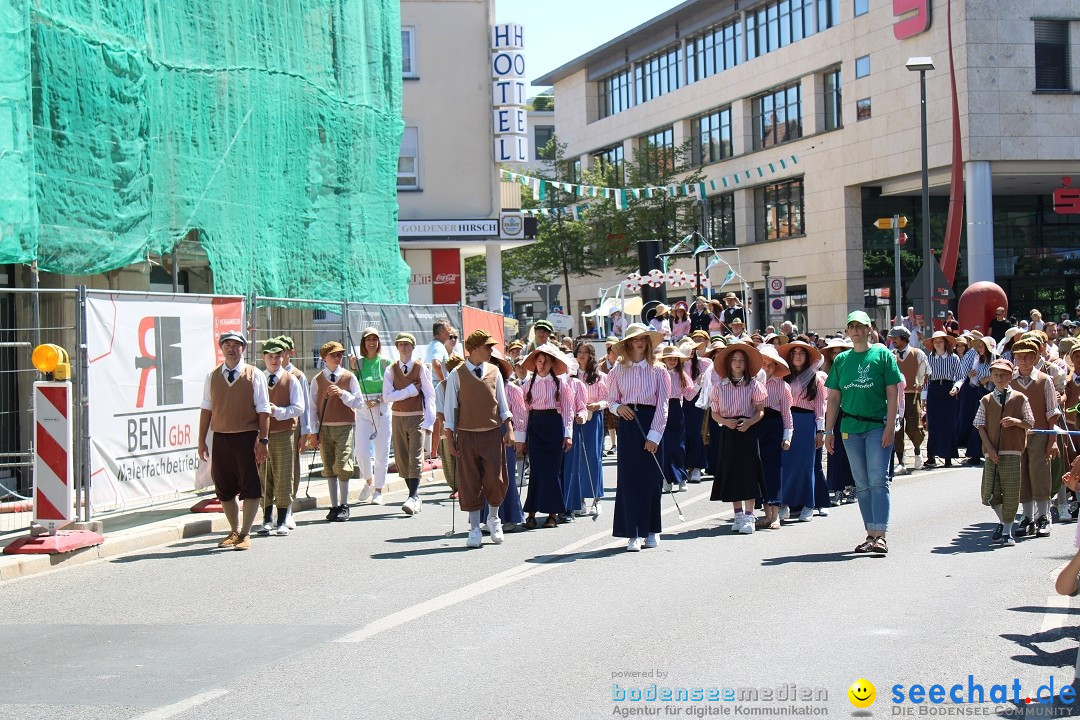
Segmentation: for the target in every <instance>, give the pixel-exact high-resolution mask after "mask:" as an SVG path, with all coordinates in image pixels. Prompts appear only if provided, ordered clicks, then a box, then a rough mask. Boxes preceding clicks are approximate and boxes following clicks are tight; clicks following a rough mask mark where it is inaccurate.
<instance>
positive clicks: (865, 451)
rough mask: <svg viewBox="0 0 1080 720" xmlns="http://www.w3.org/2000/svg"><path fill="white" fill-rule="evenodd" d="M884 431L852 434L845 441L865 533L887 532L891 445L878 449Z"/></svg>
mask: <svg viewBox="0 0 1080 720" xmlns="http://www.w3.org/2000/svg"><path fill="white" fill-rule="evenodd" d="M883 432H884V428H875V429H873V430H867V431H866V432H863V433H852V434H850V435H848V436H847V437H845V438H844V449H845V450H846V451H847V457H848V463H849V464H850V465H851V475H852V477H853V478H854V479H855V497H856V499H858V501H859V512H861V513H862V518H863V524H864V525H865V526H866V529H867V531H874V532H885V531H886V530H888V529H889V480H890V477H889V457H890V456H891V455H892V451H893V449H892V446H891V445H890V446H889V447H887V448H883V447H881V434H882V433H883Z"/></svg>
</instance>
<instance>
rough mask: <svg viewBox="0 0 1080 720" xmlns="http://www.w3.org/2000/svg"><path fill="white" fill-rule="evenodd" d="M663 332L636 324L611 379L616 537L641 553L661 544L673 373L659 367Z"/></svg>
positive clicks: (623, 343)
mask: <svg viewBox="0 0 1080 720" xmlns="http://www.w3.org/2000/svg"><path fill="white" fill-rule="evenodd" d="M662 340H663V337H662V336H661V334H660V333H658V332H655V331H651V330H649V329H648V328H647V327H645V326H644V325H640V324H638V323H633V324H632V325H630V327H628V328H627V329H626V336H625V337H624V338H623V339H622V340H621V341H620V342H619V343H618V344H617V345H616V347H615V351H616V353H617V354H618V355H619V356H621V358H622V362H621V363H620V364H619V365H616V366H615V367H614V368H613V369H612V371H611V373H609V374H608V398H607V399H608V404H609V406H610V407H611V410H612V412H614V413H615V414H616V415H617V416H618V417H619V426H618V435H619V456H618V465H617V467H618V485H619V491H618V493H617V494H616V495H615V521H614V527H613V531H612V533H613V535H614V536H615V537H624V538H628V540H629V541H628V543H627V545H626V549H627V550H628V551H630V552H637V551H638V550H640V549H641V546H642V538H644V539H645V541H644V545H645V547H649V548H651V547H656V546H657V545H658V544H659V543H660V530H661V527H660V486H661V483H662V482H663V477H662V473H661V471H660V467H659V465H658V464H657V460H658V459H659V458H656V457H650V455H655V454H656V453H657V452H658V451H659V449H660V441H661V440H662V439H663V437H664V428H665V427H666V426H667V413H668V394H669V385H670V382H669V380H668V374H667V372H666V371H665V370H664V368H663V367H661V366H660V365H657V363H656V360H655V359H654V357H653V349H654V348H655V347H656V346H657V345H658V344H659V343H660V342H661V341H662Z"/></svg>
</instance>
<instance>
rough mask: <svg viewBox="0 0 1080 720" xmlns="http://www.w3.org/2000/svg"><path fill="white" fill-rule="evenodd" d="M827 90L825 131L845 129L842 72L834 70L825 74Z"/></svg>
mask: <svg viewBox="0 0 1080 720" xmlns="http://www.w3.org/2000/svg"><path fill="white" fill-rule="evenodd" d="M823 87H824V90H825V102H824V105H825V129H826V130H836V129H837V128H842V127H844V119H843V115H842V113H841V108H843V106H844V105H843V98H842V97H841V94H840V71H839V70H833V71H832V72H827V73H825V78H824V82H823Z"/></svg>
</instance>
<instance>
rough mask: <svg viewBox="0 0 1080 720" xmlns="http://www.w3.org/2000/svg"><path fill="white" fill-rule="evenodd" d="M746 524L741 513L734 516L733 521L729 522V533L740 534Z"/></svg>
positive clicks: (744, 517)
mask: <svg viewBox="0 0 1080 720" xmlns="http://www.w3.org/2000/svg"><path fill="white" fill-rule="evenodd" d="M745 522H746V516H745V515H743V514H742V513H738V514H737V515H735V519H734V520H733V521H732V522H731V532H735V533H737V532H742V526H743V524H744V523H745Z"/></svg>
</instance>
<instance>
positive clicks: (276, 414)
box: [263, 367, 307, 420]
mask: <svg viewBox="0 0 1080 720" xmlns="http://www.w3.org/2000/svg"><path fill="white" fill-rule="evenodd" d="M288 374H289V373H287V372H285V368H283V367H279V368H278V371H277V372H276V373H271V372H266V373H265V374H264V375H263V377H265V378H266V387H267V393H268V395H269V388H270V378H271V377H273V378H274V384H275V385H276V384H277V383H279V382H281V378H283V377H285V376H286V375H288ZM306 409H307V402H306V401H305V400H304V389H303V388H302V387H300V382H299V381H297V379H296V378H295V377H294V378H293V381H292V382H291V383H289V404H288V405H286V406H285V407H280V406H278V405H274V404H272V403H271V405H270V415H271V416H272V417H273V418H274V419H275V420H291V419H292V418H294V417H300V416H301V415H303V414H304V411H305V410H306Z"/></svg>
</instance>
